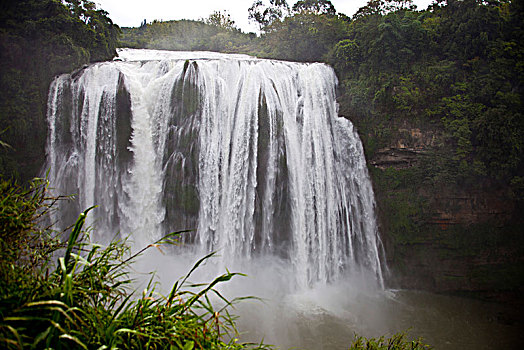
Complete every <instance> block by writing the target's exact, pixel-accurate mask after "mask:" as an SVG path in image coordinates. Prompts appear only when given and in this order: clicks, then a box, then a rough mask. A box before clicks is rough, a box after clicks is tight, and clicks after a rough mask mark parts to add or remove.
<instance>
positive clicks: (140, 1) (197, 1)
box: [94, 0, 432, 32]
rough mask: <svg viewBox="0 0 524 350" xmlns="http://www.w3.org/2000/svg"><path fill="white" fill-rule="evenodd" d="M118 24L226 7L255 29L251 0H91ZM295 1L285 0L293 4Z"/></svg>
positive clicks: (352, 2)
mask: <svg viewBox="0 0 524 350" xmlns="http://www.w3.org/2000/svg"><path fill="white" fill-rule="evenodd" d="M367 1H368V0H331V3H332V4H333V6H335V9H336V10H337V12H341V13H344V14H346V15H348V16H352V15H353V14H354V13H355V12H356V11H357V10H358V9H359V8H360V7H362V6H364V5H366V3H367ZM94 2H95V3H97V4H98V5H99V7H100V8H102V9H103V10H105V11H107V12H109V17H110V18H111V19H112V20H113V22H114V23H116V24H118V25H119V26H121V27H138V26H139V25H140V23H141V22H142V21H143V20H144V19H145V20H146V21H147V22H148V23H149V22H152V21H153V20H155V19H157V20H164V21H169V20H177V19H195V20H198V19H202V18H207V17H208V16H209V15H210V14H211V13H212V12H213V11H221V10H226V11H227V12H228V13H229V14H230V15H231V17H232V19H233V20H234V21H235V24H236V26H237V27H239V28H240V29H242V30H243V31H244V32H250V31H255V30H256V26H255V25H253V24H250V23H249V21H248V18H247V16H248V13H247V9H248V8H249V7H251V5H252V4H253V2H254V0H94ZM295 2H296V0H288V4H289V5H290V6H292V5H293V4H294V3H295ZM431 2H432V0H414V3H415V4H416V5H417V6H418V9H419V10H421V9H425V8H426V7H427V6H428V5H429V4H430V3H431Z"/></svg>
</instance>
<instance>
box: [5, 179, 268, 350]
mask: <svg viewBox="0 0 524 350" xmlns="http://www.w3.org/2000/svg"><path fill="white" fill-rule="evenodd" d="M45 189H46V182H45V181H41V180H40V181H37V182H34V183H33V185H32V186H31V187H30V188H29V189H28V190H24V189H22V188H21V187H19V186H16V185H14V184H12V183H10V182H5V181H3V182H1V184H0V204H1V209H0V244H1V246H2V248H3V249H2V256H1V261H0V271H1V275H0V277H1V280H0V347H1V348H5V349H23V348H54V349H79V348H83V349H91V348H96V349H109V348H111V349H114V348H120V349H145V348H147V349H184V350H190V349H193V348H198V349H223V348H228V349H247V348H254V349H267V348H269V347H268V346H266V345H263V344H258V345H257V344H244V343H238V341H237V339H236V338H235V337H234V335H236V330H235V324H234V319H233V317H232V316H231V315H230V314H229V313H228V309H227V308H228V307H229V306H230V305H231V304H233V303H234V302H236V300H232V301H228V300H226V299H225V298H224V297H222V296H221V295H220V293H219V292H218V291H217V290H216V289H215V286H216V285H217V284H219V283H222V282H226V281H229V280H230V279H231V278H233V277H234V276H235V275H237V273H230V272H227V273H225V274H223V275H221V276H219V277H217V278H216V279H215V280H213V281H212V282H211V283H209V284H207V285H197V286H191V285H189V286H188V285H187V283H186V281H187V279H188V277H189V276H190V275H191V273H192V272H193V271H194V270H195V269H196V268H197V267H198V266H199V265H201V264H202V263H203V262H204V261H205V260H206V259H208V258H209V257H211V256H212V255H213V254H210V255H208V256H206V257H204V258H202V259H201V260H199V261H198V262H197V263H196V264H195V266H194V267H193V269H191V271H190V272H189V273H188V275H187V276H185V277H184V278H182V279H181V280H179V281H177V282H176V283H175V284H174V286H173V288H172V290H171V292H170V294H169V295H168V296H163V295H160V294H159V293H157V292H156V291H155V288H154V285H153V283H152V281H150V283H149V285H148V287H147V288H146V290H145V291H144V292H143V293H141V295H136V293H135V292H134V291H133V290H132V289H131V283H132V279H131V278H130V277H129V273H128V272H129V266H130V264H132V263H133V261H134V260H135V259H136V257H137V256H139V255H140V254H142V253H143V252H144V251H145V250H146V249H149V248H151V247H155V246H157V245H159V244H170V243H173V242H174V240H175V239H176V237H177V236H178V235H179V234H180V233H181V232H176V233H172V234H169V235H167V236H165V237H164V238H162V239H161V240H159V241H157V242H154V243H152V244H150V245H149V246H147V247H145V248H144V249H142V250H141V251H140V252H138V253H137V254H133V255H131V254H130V251H129V249H128V247H127V246H126V244H125V241H113V242H111V243H110V244H109V245H108V246H106V247H102V246H101V245H98V244H91V243H88V242H89V239H88V238H89V237H88V234H87V232H86V231H84V230H83V226H84V224H85V220H86V216H87V214H88V212H89V210H91V209H92V208H90V209H88V210H86V211H85V212H84V213H82V214H81V215H80V217H79V218H78V220H77V222H76V224H75V226H74V227H73V228H72V230H71V232H70V234H69V240H68V242H67V245H64V244H60V243H59V241H58V240H57V239H56V238H53V237H54V236H56V235H54V233H53V231H52V230H50V229H49V228H43V229H42V228H39V226H38V220H39V218H40V217H42V215H43V214H45V213H46V212H47V211H48V210H49V209H50V208H51V207H52V204H53V203H54V202H55V201H56V198H47V197H46V195H45V193H46V192H45ZM60 248H62V249H60ZM55 257H58V261H57V263H56V264H53V263H52V260H53V259H54V258H55ZM211 295H215V296H217V297H218V298H220V299H221V300H222V301H223V302H224V305H225V306H223V307H221V308H220V309H215V307H214V306H213V304H212V303H211V301H210V297H211Z"/></svg>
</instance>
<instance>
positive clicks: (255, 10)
mask: <svg viewBox="0 0 524 350" xmlns="http://www.w3.org/2000/svg"><path fill="white" fill-rule="evenodd" d="M288 14H289V5H288V4H287V2H286V0H269V6H267V5H265V4H264V3H263V2H262V0H256V1H255V2H253V4H252V5H251V7H250V8H249V9H248V18H249V20H250V21H251V22H255V23H257V24H258V26H259V29H260V31H265V30H266V28H267V27H268V26H270V25H271V24H272V23H274V22H275V21H277V20H281V19H282V18H283V17H285V16H286V15H288Z"/></svg>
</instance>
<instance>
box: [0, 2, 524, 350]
mask: <svg viewBox="0 0 524 350" xmlns="http://www.w3.org/2000/svg"><path fill="white" fill-rule="evenodd" d="M523 7H524V4H523V1H520V0H486V1H481V0H435V1H434V2H433V3H432V4H431V5H430V6H429V7H428V8H427V9H417V8H416V7H415V6H414V5H413V3H412V1H411V0H369V2H368V3H367V5H366V6H364V7H362V8H360V9H359V10H358V11H357V12H356V13H355V14H353V15H352V16H348V15H346V14H342V13H338V12H337V11H336V9H335V7H334V6H333V4H332V3H331V2H330V1H329V0H301V1H298V2H296V3H295V4H293V5H292V6H290V4H288V3H287V2H286V1H285V0H270V1H268V2H264V1H261V0H255V1H254V2H253V3H252V5H251V7H250V8H249V11H248V13H247V15H248V16H249V18H250V20H252V21H253V22H254V23H256V24H257V26H258V28H259V33H243V32H242V31H241V30H240V29H238V28H237V27H236V26H235V23H234V21H233V20H232V19H231V18H230V16H229V15H228V14H227V13H226V12H222V11H216V12H214V13H212V14H210V15H209V17H208V18H205V19H202V20H179V21H167V22H162V21H157V20H154V21H152V22H149V23H147V22H144V23H142V25H141V26H140V27H137V28H119V27H118V26H117V25H115V24H114V23H113V22H112V20H111V19H110V17H109V14H108V13H107V12H105V11H104V10H103V9H99V8H98V7H97V6H96V4H95V3H94V2H92V1H88V0H64V1H58V0H19V1H3V2H2V4H1V5H0V61H1V63H2V64H1V66H0V91H2V94H0V179H1V181H2V183H1V184H0V200H1V204H2V209H1V210H0V243H1V247H2V251H3V253H2V256H1V258H0V261H1V266H0V269H1V271H2V272H1V276H2V280H1V281H0V287H1V290H0V294H1V295H2V300H1V301H0V316H1V317H2V321H1V322H0V341H1V342H3V344H5V345H6V347H9V348H13V349H14V348H23V347H24V346H29V345H30V344H33V346H37V345H39V344H40V345H41V344H43V343H44V342H47V345H48V346H49V345H50V344H52V342H54V341H57V339H62V340H63V339H67V341H68V342H69V343H67V344H68V345H64V347H63V348H75V346H80V345H79V344H82V345H84V343H85V344H87V345H85V347H86V348H92V347H94V346H95V345H96V346H97V347H98V346H102V345H105V344H119V346H122V347H123V348H126V346H127V347H128V348H133V347H136V346H138V345H137V344H140V346H151V344H152V343H146V342H145V340H144V339H145V338H144V334H140V333H139V332H138V331H137V332H133V331H130V330H129V329H131V328H132V327H134V326H136V325H137V324H138V323H140V322H143V323H142V324H143V325H144V332H146V331H149V330H151V329H153V328H154V327H156V326H158V324H155V325H154V326H151V327H152V328H148V326H146V324H147V322H152V321H151V319H150V318H148V317H146V316H147V315H146V316H144V315H143V314H140V317H142V318H140V319H139V317H138V316H133V315H138V314H139V311H140V310H147V312H149V313H152V314H153V313H157V312H159V311H161V312H162V313H163V314H162V315H163V316H162V317H167V316H168V315H169V313H170V312H179V314H178V316H177V317H180V318H181V319H183V320H184V321H185V323H184V327H187V328H186V330H187V334H195V337H194V338H192V335H191V336H188V337H186V338H184V337H181V338H179V339H178V338H177V340H176V341H177V343H176V344H175V343H169V342H170V340H166V339H168V337H167V336H166V333H162V332H161V331H158V333H155V335H154V336H152V337H151V338H150V339H154V340H155V341H158V342H157V343H155V344H157V345H158V346H167V345H166V344H170V345H171V346H172V348H181V349H192V348H193V346H195V344H204V343H205V342H207V343H206V344H211V343H213V344H214V345H213V346H216V348H221V347H223V346H226V344H224V343H221V342H222V340H221V338H220V331H219V332H218V334H217V333H213V332H211V333H209V334H206V332H205V330H206V327H211V328H212V327H213V325H218V322H219V321H218V319H215V318H214V310H212V308H211V307H210V306H209V305H207V304H206V300H205V298H204V299H200V298H201V297H202V296H204V295H205V293H207V292H209V291H211V290H212V288H213V286H214V285H215V284H216V283H219V282H225V281H228V280H229V279H231V278H232V277H233V275H232V274H226V275H224V276H220V277H219V278H217V280H216V281H214V282H212V283H211V285H210V288H209V289H206V287H203V288H204V289H205V293H202V294H200V293H196V294H194V295H193V294H187V295H190V299H189V300H190V302H191V303H192V304H193V303H196V304H197V305H201V306H202V307H203V308H204V309H206V310H207V312H206V315H207V316H206V317H207V319H206V320H203V318H200V317H196V318H195V315H196V314H194V313H193V312H192V311H191V310H192V309H191V308H190V306H189V305H188V307H187V308H186V307H185V306H183V307H181V308H178V309H177V310H174V311H173V310H170V309H169V307H167V306H169V305H168V304H165V303H164V301H163V300H160V299H154V300H153V297H152V295H144V296H143V298H142V299H139V300H138V301H137V302H136V303H135V304H131V303H130V302H129V301H130V299H129V298H127V296H126V295H125V294H123V293H124V292H122V289H121V286H120V283H119V282H118V281H117V280H118V277H116V276H117V275H116V274H118V273H121V269H122V268H124V267H126V266H120V265H118V264H117V265H118V266H116V272H113V269H112V268H111V269H110V270H109V271H108V270H107V269H106V266H107V264H113V263H114V264H116V263H115V261H116V260H118V259H119V258H120V257H121V256H122V255H121V254H122V249H124V247H123V246H119V245H116V246H111V247H109V248H107V250H106V251H103V252H95V251H93V252H92V253H90V255H89V256H90V259H92V261H94V263H93V266H94V268H93V269H92V270H89V271H87V270H83V271H82V272H81V273H80V272H79V273H77V274H75V268H76V267H73V265H72V264H71V262H70V261H68V260H69V259H72V255H71V254H73V253H71V250H75V249H81V248H80V247H82V244H83V243H82V241H81V237H82V235H81V234H80V236H79V237H80V238H78V239H77V238H75V239H72V240H70V241H69V242H68V243H67V244H65V247H64V245H63V243H62V245H60V243H58V242H55V241H53V240H50V241H49V243H48V244H44V245H43V246H42V245H41V241H40V238H41V237H47V235H49V234H50V231H46V230H43V231H42V230H41V229H40V228H37V227H36V226H35V223H34V222H35V220H37V219H38V218H39V217H40V210H41V209H42V208H44V209H45V208H48V205H49V201H50V202H53V201H57V200H58V199H49V198H47V197H46V196H45V195H44V192H42V191H44V188H45V186H44V185H42V184H41V183H38V182H37V183H35V182H31V180H32V179H33V178H35V177H37V176H40V175H41V171H42V169H41V168H42V166H43V164H44V160H45V142H46V133H47V125H46V113H47V99H48V88H49V85H50V83H51V81H52V80H53V79H54V77H55V76H56V75H59V74H63V73H71V72H73V71H76V70H79V69H81V68H82V67H83V66H84V65H88V64H91V63H94V62H100V61H105V60H111V59H113V58H115V57H116V56H117V51H116V49H117V48H118V47H131V48H149V49H162V50H203V51H217V52H225V53H244V54H249V55H254V56H257V57H260V58H268V59H279V60H290V61H299V62H323V63H326V64H329V65H330V66H332V67H333V68H334V70H335V72H336V75H337V77H338V80H339V86H338V91H337V93H338V103H339V115H341V116H343V117H345V118H348V119H350V120H351V121H352V122H353V123H354V124H355V125H356V127H357V129H358V132H359V135H360V138H361V139H362V142H363V144H364V150H365V154H366V158H367V160H368V168H369V171H370V175H371V178H372V181H373V187H374V190H375V193H376V198H377V199H376V200H377V207H378V215H379V223H380V231H381V235H382V236H383V240H384V243H385V246H386V251H387V252H388V254H387V256H388V264H389V265H390V266H391V274H392V275H396V277H395V278H393V279H392V282H391V283H392V284H393V286H398V287H404V288H419V289H426V290H432V291H437V292H444V293H449V294H457V295H467V296H472V297H476V298H483V299H485V300H494V301H499V302H500V301H501V302H506V303H509V304H510V305H515V306H516V307H521V306H522V300H520V299H521V297H520V296H521V295H522V293H523V292H524V290H523V286H524V273H523V272H524V258H523V257H524V236H523V235H522V224H523V222H522V218H524V159H523V158H524V152H523V149H524V116H523V110H524V109H523V105H522V104H523V78H524V76H523V71H524V65H523V62H524V46H523V43H522V40H523V38H524V28H523V27H522V22H523V21H522V18H523ZM63 195H69V194H63ZM86 209H87V208H86ZM82 225H83V221H82V219H79V221H78V222H77V227H78V229H77V230H76V232H77V234H79V232H80V231H81V228H82ZM75 229H76V228H75ZM164 243H165V242H164ZM67 247H71V248H67ZM8 248H9V249H8ZM61 248H62V249H67V250H66V253H65V255H64V259H65V260H62V262H63V264H62V265H61V266H59V267H57V269H56V270H49V267H48V266H47V265H48V263H49V262H50V259H51V257H52V256H53V259H54V255H53V254H54V252H56V251H58V250H59V249H61ZM30 256H34V257H35V259H29V257H30ZM112 259H113V260H112ZM20 261H22V262H21V263H20ZM437 261H439V262H442V263H439V264H437V263H436V262H437ZM479 261H480V262H479ZM124 265H125V264H124ZM37 271H40V272H41V271H47V272H46V273H47V274H49V273H50V274H51V275H50V277H49V276H48V277H49V278H48V279H46V278H44V277H43V275H38V273H37ZM110 272H111V273H110ZM122 275H125V273H122ZM46 276H47V275H46ZM118 276H121V275H118ZM450 276H451V277H450ZM126 281H127V280H126ZM13 283H18V284H20V285H23V286H25V287H24V288H21V289H19V290H13V288H12V286H13ZM90 288H91V289H92V290H95V291H103V292H101V293H98V292H97V293H98V294H97V293H91V292H89V289H90ZM35 289H38V290H41V291H42V293H41V294H38V293H37V294H34V293H33V292H32V291H33V290H35ZM90 293H91V294H90ZM151 293H152V292H151ZM174 293H182V294H181V295H186V294H184V293H186V292H184V291H182V290H179V289H174ZM173 295H175V294H173ZM83 296H88V297H86V298H84V299H82V298H83ZM46 298H47V299H46ZM53 298H54V299H53ZM90 298H91V299H90ZM44 300H55V301H53V302H49V303H47V302H44ZM115 300H119V302H121V303H122V305H125V308H122V309H121V308H119V307H118V306H117V304H118V303H115V302H114V301H115ZM91 301H92V302H91ZM128 302H129V303H128ZM13 305H14V306H13ZM166 305H167V306H166ZM14 309H16V310H15V311H16V312H15V313H14V314H13V313H12V311H13V310H14ZM78 310H81V311H78ZM82 310H83V311H82ZM10 312H11V314H10ZM78 312H81V313H85V314H87V315H88V316H89V317H88V319H89V322H91V323H90V324H89V325H88V326H86V325H85V324H82V323H81V322H80V321H79V318H78V317H77V313H78ZM37 314H38V315H40V316H41V315H44V316H42V317H40V316H38V317H40V318H38V319H36V318H34V317H37V316H35V315H37ZM5 315H9V317H11V318H9V317H7V316H5ZM4 316H5V317H4ZM6 317H7V318H6ZM16 317H18V318H16ZM133 317H135V318H134V319H133ZM34 321H38V322H39V323H38V327H37V329H34V330H30V329H29V328H30V327H27V324H29V323H30V322H34ZM229 321H230V320H229V319H226V320H224V321H223V322H224V323H228V322H229ZM17 322H18V323H17ZM60 322H63V323H60ZM97 322H102V323H103V322H105V324H106V326H107V329H108V331H107V332H106V333H105V334H102V333H100V332H99V329H97V327H98V324H97ZM213 322H215V323H213ZM221 322H222V321H221ZM20 325H22V326H20ZM18 326H20V327H21V328H16V327H18ZM13 327H14V328H13ZM112 327H113V328H112ZM114 327H120V328H119V329H120V330H119V331H117V328H114ZM191 327H196V329H199V330H202V329H204V333H203V334H200V333H198V332H196V331H194V328H191ZM202 327H203V328H202ZM15 328H16V329H17V330H15ZM233 328H234V327H233ZM157 330H158V329H157ZM18 332H20V334H19V333H18ZM24 332H25V333H24ZM197 333H198V334H197ZM61 337H62V338H61ZM152 341H153V340H152ZM389 341H390V344H391V342H395V341H396V342H397V343H396V344H397V345H398V348H399V349H401V348H402V347H400V346H401V345H400V344H401V343H403V336H402V335H397V336H396V338H395V339H392V340H389ZM40 342H42V343H40ZM89 342H92V343H89ZM111 342H113V343H111ZM362 342H363V340H362V339H361V338H359V339H357V341H356V343H355V345H354V348H355V349H360V348H365V344H363V343H362ZM386 342H387V341H385V340H384V339H379V340H374V339H372V340H369V343H370V344H371V343H373V344H374V346H379V345H380V346H384V348H386V346H387V345H386ZM379 343H380V344H379ZM160 344H161V345H160ZM411 344H412V343H411V342H409V346H411ZM413 344H414V343H413ZM208 346H211V345H208ZM249 346H252V347H253V348H256V347H255V346H254V345H252V344H251V345H249ZM359 346H361V347H359ZM405 346H406V348H407V346H408V345H407V343H406V345H405ZM417 346H420V349H422V348H426V347H425V346H424V345H423V344H418V343H417ZM246 347H248V345H246ZM195 348H196V346H195ZM209 348H211V347H209ZM238 348H241V347H240V345H239V347H238ZM259 348H264V347H263V346H262V345H260V347H259ZM377 348H382V347H377Z"/></svg>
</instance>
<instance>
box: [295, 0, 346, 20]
mask: <svg viewBox="0 0 524 350" xmlns="http://www.w3.org/2000/svg"><path fill="white" fill-rule="evenodd" d="M293 11H295V12H296V13H300V12H311V13H314V14H317V15H330V16H334V15H335V14H336V13H337V11H336V10H335V6H333V4H332V3H331V1H329V0H300V1H297V2H296V3H295V4H294V5H293Z"/></svg>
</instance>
